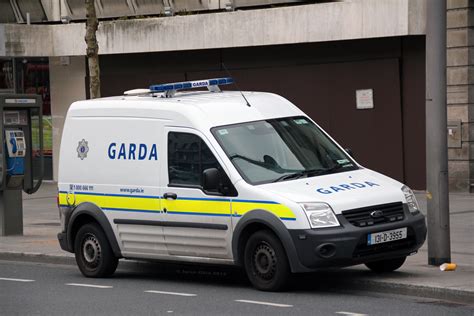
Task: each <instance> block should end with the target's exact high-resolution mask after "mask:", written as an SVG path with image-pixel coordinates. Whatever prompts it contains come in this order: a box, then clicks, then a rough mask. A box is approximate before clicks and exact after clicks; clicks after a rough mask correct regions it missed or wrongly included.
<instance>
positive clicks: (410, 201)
mask: <svg viewBox="0 0 474 316" xmlns="http://www.w3.org/2000/svg"><path fill="white" fill-rule="evenodd" d="M402 192H403V194H404V195H405V199H406V200H407V205H408V210H409V211H410V213H418V212H419V211H420V207H419V206H418V202H417V201H416V197H415V194H413V191H412V190H411V189H410V188H409V187H407V186H406V185H404V186H403V187H402Z"/></svg>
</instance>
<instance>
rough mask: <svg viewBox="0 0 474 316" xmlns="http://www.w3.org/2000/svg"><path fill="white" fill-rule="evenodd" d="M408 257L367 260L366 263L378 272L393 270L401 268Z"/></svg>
mask: <svg viewBox="0 0 474 316" xmlns="http://www.w3.org/2000/svg"><path fill="white" fill-rule="evenodd" d="M406 258H407V257H401V258H394V259H387V260H379V261H373V262H367V263H366V264H365V265H366V266H367V268H369V269H370V270H372V271H374V272H377V273H383V272H392V271H395V270H397V269H399V268H400V267H401V266H402V265H403V264H404V263H405V260H406Z"/></svg>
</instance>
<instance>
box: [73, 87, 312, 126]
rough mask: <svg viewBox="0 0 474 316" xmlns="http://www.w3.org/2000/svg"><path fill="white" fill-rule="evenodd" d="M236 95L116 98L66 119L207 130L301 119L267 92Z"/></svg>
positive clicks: (81, 107)
mask: <svg viewBox="0 0 474 316" xmlns="http://www.w3.org/2000/svg"><path fill="white" fill-rule="evenodd" d="M243 93H244V95H245V97H246V98H247V100H248V101H249V103H250V105H251V106H250V107H249V106H247V103H246V101H245V100H244V98H243V97H242V95H241V93H240V92H239V91H223V92H207V91H192V92H184V93H177V94H176V95H175V96H174V97H173V98H164V97H161V96H160V95H154V96H153V95H151V94H147V95H139V96H116V97H107V98H100V99H94V100H84V101H78V102H74V103H73V104H72V105H71V107H70V109H69V111H68V116H69V117H135V118H151V119H161V120H166V121H171V122H173V124H174V125H176V126H184V127H194V128H206V129H207V128H210V127H214V126H221V125H228V124H236V123H241V122H249V121H257V120H265V119H271V118H278V117H288V116H296V115H303V112H302V111H301V110H299V109H298V108H297V107H296V106H294V105H293V104H292V103H291V102H289V101H288V100H286V99H285V98H283V97H281V96H279V95H276V94H273V93H266V92H248V91H246V92H243Z"/></svg>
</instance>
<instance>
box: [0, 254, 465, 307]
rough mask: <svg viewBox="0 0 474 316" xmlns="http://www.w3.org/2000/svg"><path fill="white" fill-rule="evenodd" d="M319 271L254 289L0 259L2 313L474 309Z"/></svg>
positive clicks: (218, 272)
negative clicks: (353, 284)
mask: <svg viewBox="0 0 474 316" xmlns="http://www.w3.org/2000/svg"><path fill="white" fill-rule="evenodd" d="M327 282H328V281H327V280H325V281H324V283H326V285H325V284H318V276H313V275H306V276H302V277H298V278H296V279H295V280H294V282H293V285H292V286H291V288H290V291H288V292H284V293H266V292H259V291H256V290H254V289H253V288H252V287H251V286H250V285H249V284H248V282H247V281H246V280H245V277H244V275H243V274H242V273H241V272H240V271H239V270H235V269H228V268H215V267H208V268H197V267H194V266H179V265H172V264H153V265H149V266H146V267H141V268H140V269H138V268H136V267H132V268H130V267H127V268H125V269H124V268H119V270H118V271H117V273H116V274H115V275H114V277H113V278H108V279H87V278H84V277H82V275H81V274H80V273H79V271H78V269H77V268H76V267H74V266H68V265H53V264H39V263H23V262H11V261H0V314H1V315H30V314H35V315H77V314H80V315H142V314H147V315H150V314H158V315H165V314H166V315H169V314H175V315H242V314H245V315H270V314H271V315H279V314H293V315H430V316H433V315H474V305H472V306H468V305H461V304H456V303H451V302H443V301H436V300H429V299H422V298H414V297H407V296H394V295H388V294H377V293H368V292H354V291H353V292H348V291H346V290H345V289H344V288H343V286H339V287H338V286H335V287H332V288H331V289H330V290H327V287H328V286H327Z"/></svg>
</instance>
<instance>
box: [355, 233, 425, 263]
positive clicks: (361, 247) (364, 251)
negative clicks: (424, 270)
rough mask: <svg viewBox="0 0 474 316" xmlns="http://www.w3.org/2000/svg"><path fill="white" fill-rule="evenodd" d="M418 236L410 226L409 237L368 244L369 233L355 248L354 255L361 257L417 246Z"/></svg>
mask: <svg viewBox="0 0 474 316" xmlns="http://www.w3.org/2000/svg"><path fill="white" fill-rule="evenodd" d="M415 243H416V237H415V233H414V231H413V229H411V228H410V227H408V231H407V238H406V239H401V240H395V241H390V242H387V243H383V244H377V245H367V235H364V236H363V237H362V238H361V239H360V240H359V243H358V244H357V247H356V249H355V250H354V253H353V257H354V258H360V257H365V256H370V255H375V254H379V253H384V252H388V251H395V250H403V249H410V248H412V247H414V246H415Z"/></svg>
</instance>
